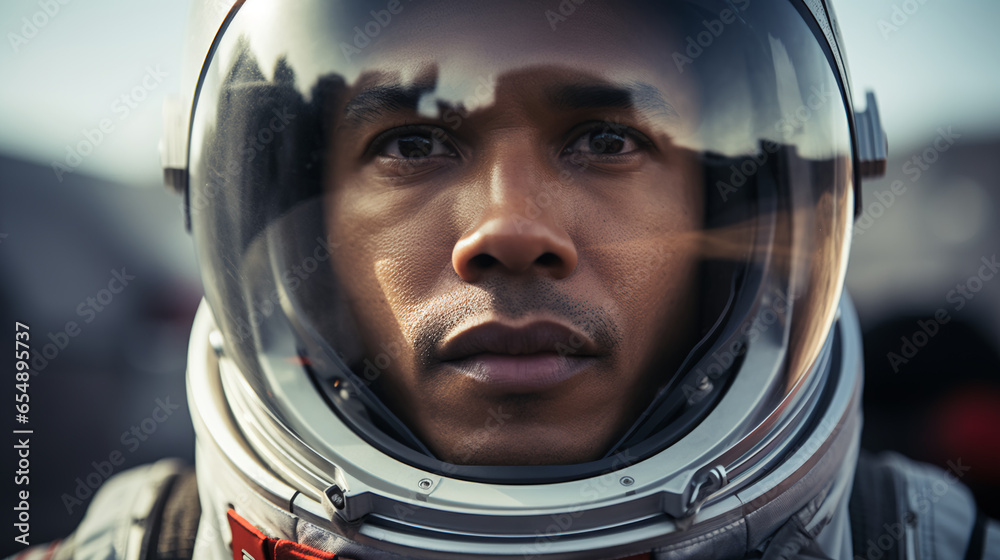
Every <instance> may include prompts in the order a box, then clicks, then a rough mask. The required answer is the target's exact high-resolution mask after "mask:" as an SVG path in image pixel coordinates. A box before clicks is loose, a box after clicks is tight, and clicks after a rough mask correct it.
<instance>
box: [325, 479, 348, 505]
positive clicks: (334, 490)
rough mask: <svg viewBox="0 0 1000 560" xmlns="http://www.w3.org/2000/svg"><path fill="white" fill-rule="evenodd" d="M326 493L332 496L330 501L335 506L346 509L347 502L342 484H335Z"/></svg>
mask: <svg viewBox="0 0 1000 560" xmlns="http://www.w3.org/2000/svg"><path fill="white" fill-rule="evenodd" d="M326 495H327V497H329V498H330V503H332V504H333V507H335V508H337V509H344V506H345V505H346V503H347V502H346V500H344V491H343V490H341V489H340V486H337V485H336V484H334V485H333V486H331V487H330V488H329V489H328V490H327V491H326Z"/></svg>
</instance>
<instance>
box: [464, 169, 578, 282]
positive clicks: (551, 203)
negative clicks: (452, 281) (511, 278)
mask: <svg viewBox="0 0 1000 560" xmlns="http://www.w3.org/2000/svg"><path fill="white" fill-rule="evenodd" d="M512 155H513V154H507V156H508V157H506V158H503V159H504V162H505V163H504V164H503V165H494V166H493V168H492V173H491V179H490V182H491V184H490V195H489V200H490V202H489V205H488V208H486V210H485V211H484V212H483V213H482V214H481V215H480V217H479V219H478V222H477V223H476V225H475V226H474V227H472V228H471V230H469V231H468V232H467V233H466V234H465V235H463V236H462V238H461V239H459V240H458V242H457V243H456V244H455V248H454V249H453V250H452V266H453V267H454V269H455V272H456V273H458V275H459V277H461V278H462V280H464V281H466V282H476V281H478V280H480V279H481V278H482V277H483V276H484V275H485V274H488V273H490V271H496V272H502V273H506V274H514V275H519V274H531V273H537V274H543V275H547V276H549V277H551V278H553V279H555V280H561V279H563V278H566V277H568V276H569V275H571V274H572V273H573V271H574V270H576V264H577V257H578V255H577V248H576V246H575V245H574V243H573V239H572V238H571V237H570V235H569V234H568V233H567V231H566V229H565V228H564V227H563V225H562V222H561V220H562V218H561V217H560V212H559V207H560V204H559V202H560V201H559V200H558V198H559V195H558V194H550V193H548V192H545V191H543V190H542V189H541V188H540V186H541V184H542V181H541V180H540V179H539V177H540V176H541V175H540V174H539V172H538V167H537V166H535V165H532V163H531V162H529V161H527V159H526V158H524V157H511V156H512ZM536 163H537V162H536ZM542 192H545V196H539V195H540V193H542ZM533 197H534V198H539V199H541V200H543V201H546V202H547V204H546V205H545V208H544V209H540V208H539V205H538V204H537V203H536V204H534V205H532V204H531V203H530V201H531V200H532V198H533ZM526 208H530V209H533V210H535V211H534V212H531V211H526ZM526 214H527V215H528V216H530V217H526V216H525V215H526Z"/></svg>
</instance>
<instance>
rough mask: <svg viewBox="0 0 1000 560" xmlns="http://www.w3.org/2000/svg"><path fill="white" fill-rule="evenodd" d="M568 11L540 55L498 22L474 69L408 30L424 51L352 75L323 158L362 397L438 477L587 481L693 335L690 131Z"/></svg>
mask: <svg viewBox="0 0 1000 560" xmlns="http://www.w3.org/2000/svg"><path fill="white" fill-rule="evenodd" d="M588 6H589V8H590V10H591V12H590V13H589V15H588V14H585V13H584V11H585V9H586V8H587V7H588ZM578 10H579V12H580V13H579V14H578V18H577V19H576V20H575V21H574V25H575V26H574V27H572V28H570V27H569V26H567V27H566V28H563V29H558V32H560V33H562V35H560V36H558V37H555V36H554V35H553V33H554V32H553V30H552V29H551V28H550V25H549V22H548V21H547V20H546V19H544V18H541V17H538V18H536V19H538V20H539V21H538V22H537V23H538V24H539V25H537V27H538V28H537V29H532V27H531V25H525V24H523V22H522V23H518V24H517V25H516V26H515V25H514V24H513V23H511V24H510V25H507V24H506V23H505V21H504V20H503V17H501V16H499V15H498V20H497V21H496V26H495V29H494V31H492V32H491V31H488V30H487V31H482V32H477V33H480V34H479V35H475V39H476V41H475V45H478V47H477V48H478V51H476V50H474V49H471V47H470V48H469V49H463V48H462V47H461V43H462V42H463V41H469V31H468V26H465V27H463V26H462V25H459V24H458V23H456V22H455V21H450V22H449V20H448V17H444V16H442V14H441V13H435V8H433V7H430V8H428V11H426V12H422V13H419V14H418V13H415V11H414V13H413V14H412V16H411V17H413V18H414V21H413V22H411V23H412V24H413V28H417V29H419V28H421V25H416V23H417V19H418V18H424V20H423V23H424V24H425V25H434V26H436V27H438V28H439V31H438V32H437V33H429V34H427V33H425V34H422V35H420V36H414V35H411V34H409V33H408V32H407V27H408V26H405V25H403V22H402V21H401V22H400V27H399V28H398V31H397V33H396V34H395V35H390V36H387V37H385V38H383V41H382V42H381V43H379V45H378V49H374V48H373V49H372V51H371V52H370V53H368V54H367V55H366V56H367V57H368V58H367V59H366V65H367V70H366V72H364V73H363V74H362V75H361V77H360V78H359V79H358V80H357V81H356V82H355V83H354V84H353V85H352V87H351V89H350V91H349V94H348V96H347V97H348V99H347V101H346V103H345V105H344V107H343V112H342V115H343V117H342V120H341V121H340V122H338V123H337V126H336V131H335V132H334V138H333V139H332V146H333V148H332V149H331V153H330V154H328V156H329V159H330V162H331V165H330V168H329V169H330V170H329V172H328V175H327V177H326V189H327V194H328V198H327V204H326V217H327V224H328V225H327V227H328V230H329V233H330V235H331V237H332V238H333V239H336V240H337V241H338V242H339V243H340V246H339V250H338V251H337V252H336V255H335V257H334V267H335V271H336V273H337V276H338V278H339V279H340V282H341V284H342V285H343V288H344V290H345V292H346V294H347V296H348V299H349V301H351V302H352V303H351V304H352V306H353V307H352V312H353V315H354V317H355V319H356V321H357V322H358V324H359V327H360V330H361V336H362V339H363V341H364V345H365V349H366V352H365V355H366V356H369V357H370V356H374V355H376V354H378V353H380V352H383V351H385V349H392V352H390V353H391V354H392V356H393V359H392V361H391V363H390V364H389V365H388V367H386V368H385V370H384V372H382V373H381V375H380V376H379V377H378V379H377V380H376V381H375V383H377V384H378V387H379V388H380V390H381V391H382V392H383V395H384V398H385V400H386V402H387V404H388V406H389V407H390V408H391V409H392V410H393V411H394V412H395V413H396V414H397V415H398V416H400V417H401V418H402V419H403V421H404V422H405V423H406V424H407V425H408V426H409V427H410V428H411V429H412V430H413V431H414V432H415V433H416V435H417V436H418V437H419V438H420V439H421V440H422V441H424V442H425V443H426V444H427V446H428V447H429V448H430V449H431V450H432V451H433V452H434V453H435V455H437V456H438V457H439V458H441V459H443V460H446V461H449V462H454V463H459V464H493V465H516V464H567V463H578V462H584V461H589V460H595V459H599V458H600V457H601V456H603V454H604V453H605V452H606V451H607V450H608V449H609V447H610V446H612V445H613V444H614V443H615V442H616V441H617V440H618V439H619V438H621V437H622V435H623V434H624V431H625V430H626V429H627V428H628V427H629V426H630V425H631V424H632V423H633V422H634V421H635V419H636V418H637V416H638V415H639V414H640V413H641V412H642V410H643V409H644V408H645V406H646V405H647V404H648V403H649V401H650V400H651V399H652V397H653V395H654V394H655V391H656V390H657V388H659V387H660V386H662V384H663V383H665V382H666V381H667V380H668V379H669V377H670V376H671V375H672V373H673V371H674V370H675V368H676V367H677V365H678V364H679V362H680V360H682V359H683V357H684V355H686V353H687V351H688V350H689V348H690V346H691V345H692V344H693V342H694V340H693V338H694V337H695V335H696V334H697V333H696V330H697V326H696V325H697V321H696V319H695V313H696V307H697V299H698V281H697V280H698V276H697V268H698V262H699V259H698V254H697V253H698V251H697V246H696V243H695V242H694V241H693V239H695V238H696V235H695V233H696V232H697V231H698V230H699V229H700V228H701V226H702V192H701V177H700V174H699V172H698V168H697V165H696V162H695V157H694V156H693V155H692V153H691V152H690V151H688V150H684V149H681V148H680V147H679V146H678V144H677V142H676V140H677V136H678V135H680V134H682V130H683V129H684V128H685V126H686V125H685V122H686V121H690V119H691V118H692V116H691V115H690V112H692V111H693V110H694V109H693V108H692V106H691V103H689V102H688V100H687V98H688V97H689V96H687V95H685V93H684V91H685V90H684V88H683V87H682V86H681V85H680V84H677V83H673V82H671V80H675V81H676V78H672V77H669V76H665V75H662V74H661V72H660V71H659V70H660V69H658V68H656V67H655V66H654V65H653V64H651V63H648V62H647V63H643V62H642V61H643V60H644V59H643V58H642V55H643V54H644V53H645V49H648V48H649V45H648V39H649V38H643V37H634V36H629V35H627V34H624V33H622V30H621V29H617V28H616V26H615V21H614V19H613V18H612V17H611V16H612V15H613V14H610V13H609V12H603V11H602V9H601V7H600V6H599V5H597V4H593V5H590V4H587V5H583V6H581V7H580V8H579V9H578ZM399 17H400V18H401V16H399ZM511 17H512V18H515V19H514V20H512V21H515V20H516V17H518V16H511ZM519 17H520V18H521V19H522V20H523V19H524V17H525V16H524V15H523V14H522V15H520V16H519ZM455 18H457V16H455ZM609 18H610V19H609ZM453 19H454V18H453ZM449 23H450V24H449ZM526 27H527V29H526ZM513 30H516V32H513ZM533 33H534V34H533ZM536 34H547V35H542V36H540V37H542V38H538V37H539V35H536ZM481 35H486V36H481ZM426 37H430V38H429V39H428V38H426ZM644 39H646V40H647V44H646V46H645V47H640V46H639V45H641V44H642V42H643V40H644ZM435 45H458V46H454V47H453V49H454V50H451V51H448V52H457V53H461V56H457V57H456V56H452V57H450V59H449V60H444V59H442V58H440V57H435V56H434V55H435V54H436V55H440V54H441V52H440V49H438V50H435ZM486 47H488V48H486ZM621 61H629V63H628V64H622V62H621ZM685 113H688V114H685Z"/></svg>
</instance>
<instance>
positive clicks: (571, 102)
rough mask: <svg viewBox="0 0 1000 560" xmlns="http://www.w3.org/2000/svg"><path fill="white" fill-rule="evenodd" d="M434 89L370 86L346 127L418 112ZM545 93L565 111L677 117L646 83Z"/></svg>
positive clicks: (353, 102)
mask: <svg viewBox="0 0 1000 560" xmlns="http://www.w3.org/2000/svg"><path fill="white" fill-rule="evenodd" d="M434 90H435V84H433V83H429V84H418V85H412V86H407V87H404V86H400V85H395V84H392V85H376V86H371V87H369V88H366V89H364V90H363V91H361V92H359V93H358V94H357V95H355V96H354V97H353V98H351V99H350V101H348V102H347V104H346V105H345V106H344V120H345V124H347V125H348V126H351V127H359V126H361V125H362V124H364V123H370V122H374V121H375V120H376V119H377V118H378V117H379V116H381V115H383V114H385V113H391V112H399V111H416V110H417V107H418V106H419V103H420V98H421V97H422V96H423V95H424V94H427V93H432V92H433V91H434ZM546 93H547V95H546V96H547V98H548V101H549V103H551V104H552V105H553V106H554V107H555V108H557V109H562V110H579V109H605V108H612V109H632V108H636V109H639V110H640V111H643V112H645V113H647V114H650V115H651V116H654V117H666V118H669V119H676V118H677V117H678V114H677V111H676V110H675V109H674V107H673V105H671V104H670V103H669V102H668V101H667V100H666V98H664V97H663V95H662V94H661V93H660V91H659V90H658V89H657V88H656V87H654V86H652V85H650V84H647V83H643V82H634V83H632V84H630V85H628V86H616V85H611V84H584V83H581V84H567V85H563V86H559V87H556V88H553V89H551V90H549V91H548V92H546Z"/></svg>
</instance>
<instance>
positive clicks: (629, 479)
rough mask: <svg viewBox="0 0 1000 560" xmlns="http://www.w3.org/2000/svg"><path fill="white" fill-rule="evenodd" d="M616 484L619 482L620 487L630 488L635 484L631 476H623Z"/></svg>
mask: <svg viewBox="0 0 1000 560" xmlns="http://www.w3.org/2000/svg"><path fill="white" fill-rule="evenodd" d="M618 482H621V484H622V486H632V485H633V484H635V479H634V478H632V477H631V476H623V477H622V479H621V480H619V481H618Z"/></svg>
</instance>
